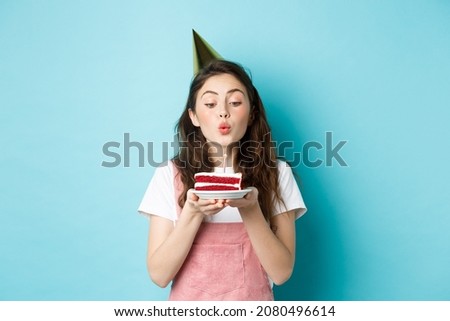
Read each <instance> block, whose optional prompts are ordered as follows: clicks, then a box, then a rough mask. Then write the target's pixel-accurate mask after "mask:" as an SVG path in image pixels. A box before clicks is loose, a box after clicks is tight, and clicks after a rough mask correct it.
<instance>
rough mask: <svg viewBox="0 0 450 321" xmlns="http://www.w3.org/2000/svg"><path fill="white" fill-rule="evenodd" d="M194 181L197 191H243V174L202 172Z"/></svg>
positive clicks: (195, 176) (196, 175)
mask: <svg viewBox="0 0 450 321" xmlns="http://www.w3.org/2000/svg"><path fill="white" fill-rule="evenodd" d="M194 179H195V185H194V188H195V190H197V191H234V190H240V189H241V182H242V174H241V173H237V174H229V173H207V172H201V173H197V174H195V175H194Z"/></svg>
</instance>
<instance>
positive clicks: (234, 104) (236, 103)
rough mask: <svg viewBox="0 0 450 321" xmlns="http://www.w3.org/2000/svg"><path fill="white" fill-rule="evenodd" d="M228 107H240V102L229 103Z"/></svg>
mask: <svg viewBox="0 0 450 321" xmlns="http://www.w3.org/2000/svg"><path fill="white" fill-rule="evenodd" d="M230 105H231V106H233V107H237V106H240V105H241V102H240V101H231V102H230Z"/></svg>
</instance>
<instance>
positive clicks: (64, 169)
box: [0, 0, 450, 300]
mask: <svg viewBox="0 0 450 321" xmlns="http://www.w3.org/2000/svg"><path fill="white" fill-rule="evenodd" d="M449 14H450V3H449V2H448V1H444V0H442V1H438V0H434V1H425V0H424V1H387V0H385V1H352V2H348V1H331V0H330V1H234V0H233V1H226V2H223V1H222V2H211V1H186V2H182V1H164V2H162V1H161V2H159V1H126V2H125V1H94V2H91V1H73V2H62V1H12V0H10V1H5V0H3V1H1V2H0V108H1V109H0V110H1V113H0V121H1V128H0V131H1V133H0V134H1V135H0V146H1V154H0V171H1V180H0V186H1V194H0V215H1V216H0V299H2V300H164V299H165V298H166V296H167V294H168V289H159V288H157V287H156V286H155V285H153V284H152V283H151V281H150V279H149V277H148V276H147V272H146V266H145V255H146V242H147V231H148V223H147V221H146V219H145V218H143V217H141V216H139V215H138V214H137V212H136V209H137V207H138V205H139V203H140V201H141V198H142V196H143V193H144V191H145V189H146V187H147V184H148V182H149V180H150V178H151V177H152V174H153V172H154V167H153V166H150V165H149V164H148V163H147V162H146V164H145V166H144V167H139V162H138V150H137V148H131V149H130V153H131V164H130V166H129V167H124V163H123V159H122V163H121V164H120V166H118V167H114V168H108V167H104V166H102V162H104V161H106V162H112V161H113V159H112V158H111V157H107V156H106V155H104V154H103V151H102V148H103V145H104V144H105V143H107V142H111V141H114V142H118V143H120V144H121V145H120V146H121V148H118V149H115V152H117V153H120V154H121V155H122V156H123V155H124V153H125V152H124V150H123V149H122V147H123V144H124V134H125V133H129V135H130V139H131V140H132V141H136V142H140V143H142V144H143V145H146V144H147V142H154V148H153V150H152V151H153V154H152V157H153V159H154V160H155V161H161V160H163V159H164V157H165V158H167V155H166V156H164V153H163V150H162V144H163V142H171V141H172V140H173V126H174V124H175V121H176V119H177V118H178V116H179V114H180V113H181V110H182V108H183V106H184V103H185V99H186V96H187V92H188V85H189V82H190V80H191V77H192V33H191V29H192V28H194V29H196V30H197V31H198V32H199V33H200V34H201V35H202V36H203V37H204V38H205V39H207V41H208V42H209V43H210V44H211V45H212V46H213V47H214V48H215V49H216V50H217V51H218V52H219V53H221V54H222V55H223V56H224V57H226V58H227V59H230V60H235V61H238V62H240V63H242V64H243V65H244V66H246V67H248V68H249V69H250V70H251V72H252V74H253V78H254V82H255V85H256V86H257V88H258V89H259V91H260V93H261V95H262V98H263V100H264V102H265V104H266V108H267V112H268V114H269V117H270V121H271V125H272V127H273V131H274V135H275V137H276V138H277V139H278V140H280V141H283V140H292V141H293V142H294V145H295V150H290V151H289V152H290V154H289V153H288V155H287V156H288V158H289V157H290V156H292V155H293V153H294V152H301V150H302V146H303V145H304V144H305V143H307V142H311V141H315V142H319V143H320V144H322V145H325V135H326V134H325V133H326V132H332V134H333V145H336V144H337V143H338V142H339V141H347V143H346V144H345V145H344V147H343V148H342V149H341V150H340V153H339V154H340V155H341V156H342V158H343V159H344V160H345V161H346V163H347V164H348V166H347V167H343V166H339V164H338V163H337V162H336V161H333V164H332V165H333V166H325V164H322V166H319V167H316V168H310V167H307V166H305V165H304V164H303V165H299V166H297V167H296V168H295V171H296V172H297V173H298V174H299V175H300V177H301V189H302V192H303V196H304V198H305V201H306V203H307V206H308V208H309V211H308V213H307V214H306V215H305V216H304V217H303V218H301V219H300V220H299V221H297V231H298V250H297V263H296V267H295V272H294V275H293V276H292V278H291V279H290V280H289V281H288V282H287V283H286V284H285V285H283V286H281V287H277V288H276V289H275V293H276V298H277V299H279V300H449V299H450V286H449V284H450V250H449V245H450V233H449V231H448V230H449V228H450V205H449V202H448V199H449V197H448V194H449V188H448V183H449V178H450V177H449V176H450V175H449V173H450V171H449V169H448V164H449V160H450V152H449V148H448V147H449V144H448V139H449V138H450V135H449V134H450V129H449V126H448V122H449V116H450V112H449V109H450V86H449V85H450V80H449V79H450V77H449V75H450V63H449V61H450V32H449V31H450V19H449ZM111 150H114V149H111ZM147 150H148V148H147V147H146V151H147ZM169 151H170V155H171V154H172V149H169ZM309 157H310V159H312V160H314V159H324V157H325V155H324V150H321V151H315V152H314V153H311V154H310V155H309Z"/></svg>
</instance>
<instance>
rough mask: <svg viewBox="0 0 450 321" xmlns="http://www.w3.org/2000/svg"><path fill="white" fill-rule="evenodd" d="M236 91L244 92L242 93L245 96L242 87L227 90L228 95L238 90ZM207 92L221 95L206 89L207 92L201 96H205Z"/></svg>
mask: <svg viewBox="0 0 450 321" xmlns="http://www.w3.org/2000/svg"><path fill="white" fill-rule="evenodd" d="M236 91H239V92H240V93H242V94H243V95H244V96H245V94H244V92H243V91H242V90H241V89H239V88H233V89H230V90H228V91H227V95H229V94H232V93H234V92H236ZM206 94H213V95H219V94H218V93H216V92H215V91H212V90H207V91H205V92H204V93H203V94H202V95H201V97H203V96H204V95H206Z"/></svg>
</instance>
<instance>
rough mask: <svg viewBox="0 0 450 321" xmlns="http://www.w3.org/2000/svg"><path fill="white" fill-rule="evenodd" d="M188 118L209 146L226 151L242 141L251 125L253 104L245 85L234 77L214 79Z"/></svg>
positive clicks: (225, 76) (216, 77)
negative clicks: (212, 143) (222, 148)
mask: <svg viewBox="0 0 450 321" xmlns="http://www.w3.org/2000/svg"><path fill="white" fill-rule="evenodd" d="M189 116H190V118H191V121H192V123H193V124H194V126H196V127H200V129H201V131H202V133H203V135H204V136H205V138H206V140H207V141H208V142H214V143H217V144H219V145H220V146H223V147H225V148H226V146H228V145H230V144H231V143H234V142H237V141H239V140H240V139H241V138H242V137H243V136H244V134H245V132H246V130H247V126H248V125H249V121H250V101H249V97H248V93H247V90H246V89H245V87H244V85H243V84H242V83H241V82H240V81H239V80H238V79H237V78H236V77H234V76H232V75H229V74H221V75H217V76H212V77H210V78H208V80H206V82H205V84H204V85H203V86H202V87H201V88H200V90H199V91H198V93H197V98H196V102H195V111H193V110H191V109H190V110H189Z"/></svg>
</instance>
